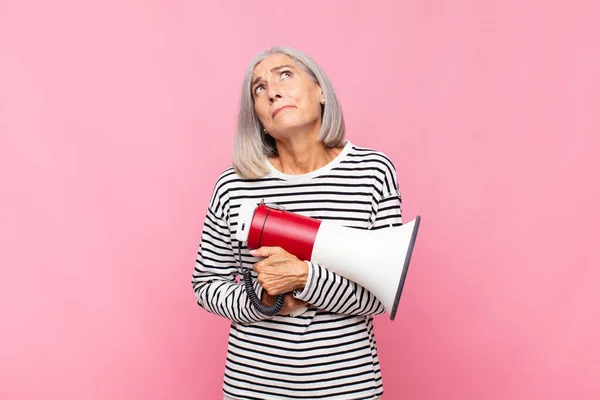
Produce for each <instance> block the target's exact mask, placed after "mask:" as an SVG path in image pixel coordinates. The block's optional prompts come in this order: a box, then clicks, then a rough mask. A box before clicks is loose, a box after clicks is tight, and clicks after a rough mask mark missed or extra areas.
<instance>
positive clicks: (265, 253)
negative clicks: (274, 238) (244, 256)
mask: <svg viewBox="0 0 600 400" xmlns="http://www.w3.org/2000/svg"><path fill="white" fill-rule="evenodd" d="M282 252H283V249H282V248H281V247H270V246H262V247H260V248H258V249H256V250H250V254H251V255H253V256H255V257H269V256H271V255H273V254H280V253H282Z"/></svg>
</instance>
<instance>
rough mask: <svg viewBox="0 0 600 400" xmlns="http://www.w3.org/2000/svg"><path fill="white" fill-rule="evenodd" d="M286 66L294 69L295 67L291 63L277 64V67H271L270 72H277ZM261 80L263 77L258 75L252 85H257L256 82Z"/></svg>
mask: <svg viewBox="0 0 600 400" xmlns="http://www.w3.org/2000/svg"><path fill="white" fill-rule="evenodd" d="M284 68H292V69H293V68H294V66H292V65H289V64H284V65H279V66H277V67H273V68H271V71H270V72H277V71H279V70H282V69H284ZM260 80H261V77H260V76H257V77H256V78H254V80H253V81H252V85H251V86H254V85H256V84H257V83H258V81H260Z"/></svg>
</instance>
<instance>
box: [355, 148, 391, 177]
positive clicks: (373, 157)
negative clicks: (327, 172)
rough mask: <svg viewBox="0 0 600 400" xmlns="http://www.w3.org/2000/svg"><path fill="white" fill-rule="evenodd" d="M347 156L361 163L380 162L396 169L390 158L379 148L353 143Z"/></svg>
mask: <svg viewBox="0 0 600 400" xmlns="http://www.w3.org/2000/svg"><path fill="white" fill-rule="evenodd" d="M348 156H349V158H350V159H354V160H356V161H360V162H361V163H374V164H380V165H382V166H384V167H386V168H389V169H391V170H394V171H395V170H396V168H395V166H394V163H393V162H392V159H391V158H390V157H389V156H388V155H387V154H386V153H384V152H382V151H380V150H376V149H373V148H369V147H362V146H357V145H355V144H353V145H352V149H351V150H350V153H349V154H348Z"/></svg>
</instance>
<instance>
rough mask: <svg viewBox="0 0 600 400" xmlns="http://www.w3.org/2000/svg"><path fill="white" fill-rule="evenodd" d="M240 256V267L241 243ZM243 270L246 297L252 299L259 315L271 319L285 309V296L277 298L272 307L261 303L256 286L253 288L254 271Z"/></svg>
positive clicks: (240, 245)
mask: <svg viewBox="0 0 600 400" xmlns="http://www.w3.org/2000/svg"><path fill="white" fill-rule="evenodd" d="M238 255H239V257H240V265H242V244H241V243H239V247H238ZM241 268H242V276H243V277H244V286H245V287H246V295H247V296H248V297H249V298H250V301H251V302H252V305H253V306H254V308H256V310H257V311H258V312H259V313H261V314H264V315H267V316H269V317H272V316H273V315H276V314H277V313H278V312H279V311H281V308H282V307H283V299H284V296H283V295H282V294H279V295H277V296H275V303H274V304H273V305H272V306H266V305H264V304H263V303H262V301H260V299H259V298H258V295H257V294H256V292H255V291H254V286H252V271H251V270H250V269H248V268H244V267H243V266H242V267H241Z"/></svg>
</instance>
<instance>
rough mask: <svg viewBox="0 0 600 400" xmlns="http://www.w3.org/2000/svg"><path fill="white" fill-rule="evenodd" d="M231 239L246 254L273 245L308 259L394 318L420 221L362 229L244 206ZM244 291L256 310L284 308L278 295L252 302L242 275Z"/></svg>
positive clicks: (247, 277)
mask: <svg viewBox="0 0 600 400" xmlns="http://www.w3.org/2000/svg"><path fill="white" fill-rule="evenodd" d="M238 218H239V219H238V230H237V232H236V235H235V236H236V239H237V240H238V241H239V242H240V243H242V242H247V244H248V248H249V249H250V250H253V249H258V248H259V247H261V246H278V247H281V248H283V249H284V250H285V251H287V252H288V253H290V254H293V255H295V256H296V257H298V258H299V259H300V260H307V261H311V262H313V263H315V264H318V265H321V266H322V267H324V268H326V269H327V270H329V271H331V272H334V273H336V274H338V275H341V276H343V277H344V278H346V279H349V280H351V281H353V282H354V283H356V284H358V285H360V286H362V287H364V288H365V289H367V290H368V291H369V292H371V293H372V294H373V295H374V296H375V297H376V298H377V299H378V300H379V301H380V302H381V303H382V305H383V306H384V308H385V310H386V312H388V313H389V316H390V320H394V318H395V316H396V311H397V309H398V303H399V302H400V296H401V294H402V288H403V287H404V281H405V280H406V274H407V272H408V266H409V264H410V259H411V256H412V253H413V248H414V245H415V241H416V238H417V232H418V230H419V224H420V222H421V217H420V216H417V217H416V218H415V219H414V220H412V221H410V222H408V223H406V224H403V225H401V226H399V227H388V228H383V229H378V230H374V231H371V230H363V229H357V228H350V227H345V226H343V225H341V224H339V223H336V222H333V221H324V220H318V219H316V218H311V217H307V216H304V215H300V214H298V213H293V212H290V211H286V210H285V209H283V208H282V207H278V206H276V205H275V206H269V205H266V204H265V203H264V201H261V202H260V204H243V205H242V206H241V208H240V213H239V217H238ZM244 278H245V281H246V288H247V290H250V292H251V293H249V294H250V295H252V294H253V295H254V296H251V297H252V298H254V300H252V301H253V304H254V306H255V307H256V308H258V309H259V310H260V311H261V312H263V313H266V314H267V315H274V314H276V313H277V312H279V309H281V306H283V295H279V296H276V302H275V305H274V306H272V307H271V308H267V307H266V306H265V305H264V304H262V303H261V301H260V300H259V299H257V295H256V293H255V292H254V289H253V287H252V285H251V283H250V272H249V271H247V272H246V274H245V275H244Z"/></svg>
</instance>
